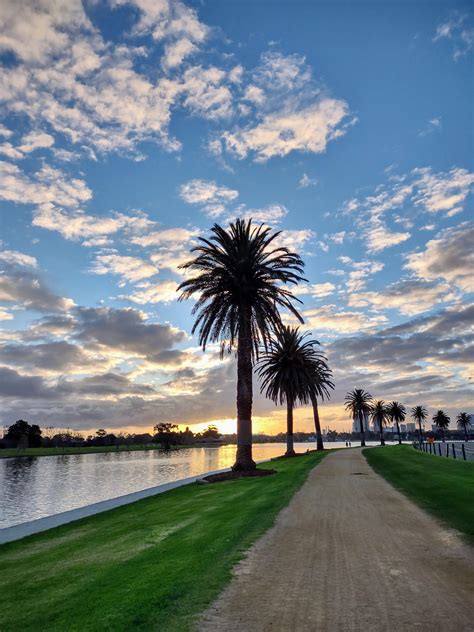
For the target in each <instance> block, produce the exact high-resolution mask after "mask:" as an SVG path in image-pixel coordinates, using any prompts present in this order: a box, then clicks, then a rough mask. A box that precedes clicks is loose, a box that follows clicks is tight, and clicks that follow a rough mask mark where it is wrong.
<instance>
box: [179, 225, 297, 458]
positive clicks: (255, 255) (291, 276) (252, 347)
mask: <svg viewBox="0 0 474 632" xmlns="http://www.w3.org/2000/svg"><path fill="white" fill-rule="evenodd" d="M211 233H212V234H211V237H210V238H209V239H205V238H203V237H200V238H199V241H200V243H199V245H198V246H196V247H195V248H193V250H192V252H194V253H195V254H196V256H195V258H194V259H192V260H191V261H188V262H187V263H185V264H184V265H183V266H182V267H183V268H184V269H185V270H188V271H190V272H191V273H194V275H195V276H193V277H192V278H190V279H187V280H186V281H183V283H181V284H180V286H179V287H178V291H181V295H180V297H179V300H183V299H188V298H191V297H192V296H193V295H194V294H196V295H197V296H198V298H197V301H196V304H195V306H194V308H193V314H196V320H195V322H194V325H193V329H192V332H193V333H194V332H196V331H198V334H199V344H200V345H202V347H203V349H205V348H206V345H207V343H208V342H217V341H220V342H221V353H222V354H223V353H224V351H225V348H226V347H227V349H228V351H229V352H230V351H232V349H234V348H237V458H236V462H235V464H234V469H236V470H248V469H254V468H255V463H254V462H253V460H252V399H253V385H252V373H253V362H252V361H253V357H254V356H256V355H258V349H259V346H260V345H261V344H263V346H264V347H265V348H266V347H268V344H269V341H270V338H271V333H272V331H277V330H279V329H280V328H281V327H282V323H281V317H280V314H279V311H278V310H279V308H282V307H283V308H286V309H288V310H289V311H290V312H292V313H293V314H294V315H295V316H296V317H297V318H298V320H300V321H301V322H302V318H301V316H300V315H299V313H298V311H297V310H296V309H295V307H294V306H293V302H292V301H293V300H298V299H295V298H294V297H293V295H292V293H291V292H290V290H288V289H287V286H288V284H296V283H298V282H299V281H304V280H305V279H304V278H303V277H302V276H301V274H302V271H303V266H304V264H303V261H302V260H301V258H300V257H299V256H298V255H297V254H296V253H294V252H290V251H289V250H288V249H287V248H283V247H276V246H275V245H274V241H275V239H276V237H278V235H279V234H280V233H278V232H276V233H272V231H271V229H270V228H268V227H264V226H263V225H260V226H258V227H256V226H253V225H252V220H248V221H245V220H242V219H238V220H237V221H236V222H235V223H231V224H230V225H229V228H228V229H225V228H223V227H222V226H219V225H218V224H214V226H213V227H212V229H211Z"/></svg>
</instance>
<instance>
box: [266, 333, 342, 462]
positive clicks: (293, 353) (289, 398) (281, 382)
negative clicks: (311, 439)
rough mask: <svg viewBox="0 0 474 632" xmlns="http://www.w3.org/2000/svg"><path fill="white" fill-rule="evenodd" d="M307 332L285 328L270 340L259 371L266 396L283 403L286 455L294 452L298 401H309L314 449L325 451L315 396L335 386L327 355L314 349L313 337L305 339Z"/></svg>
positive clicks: (303, 402)
mask: <svg viewBox="0 0 474 632" xmlns="http://www.w3.org/2000/svg"><path fill="white" fill-rule="evenodd" d="M309 335H310V334H309V333H306V334H300V333H299V330H298V328H296V329H292V328H290V327H284V328H283V329H282V330H280V331H279V332H277V334H276V339H275V340H274V341H272V342H271V343H270V349H269V351H268V352H267V353H266V354H265V355H264V356H263V358H262V360H261V362H260V366H259V370H258V373H259V376H260V378H261V379H262V386H261V392H263V391H264V390H265V389H266V396H267V397H269V398H270V399H272V400H273V401H274V402H275V403H278V402H279V403H280V404H283V403H285V402H286V405H287V452H286V454H287V455H288V456H291V455H292V454H294V450H293V407H294V406H295V405H296V403H297V401H298V402H300V403H302V404H307V403H308V401H309V400H310V401H311V403H312V406H313V414H314V423H315V427H316V436H317V449H318V450H324V445H323V439H322V433H321V425H320V422H319V411H318V397H321V398H322V399H324V397H329V390H330V389H332V388H334V384H333V383H332V381H331V377H332V373H331V370H330V368H329V366H328V365H327V360H326V358H325V357H324V356H323V355H322V354H321V353H320V352H319V351H317V350H316V345H319V343H318V342H317V341H316V340H307V339H306V338H307V336H309ZM305 339H306V340H305Z"/></svg>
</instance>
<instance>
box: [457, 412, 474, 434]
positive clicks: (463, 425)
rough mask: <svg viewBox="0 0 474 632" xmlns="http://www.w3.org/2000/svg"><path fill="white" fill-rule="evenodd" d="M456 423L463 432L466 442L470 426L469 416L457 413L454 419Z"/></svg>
mask: <svg viewBox="0 0 474 632" xmlns="http://www.w3.org/2000/svg"><path fill="white" fill-rule="evenodd" d="M456 423H457V426H458V428H459V430H464V434H465V437H466V441H467V433H468V432H469V429H470V427H471V425H472V424H471V415H468V414H467V413H459V415H458V416H457V417H456Z"/></svg>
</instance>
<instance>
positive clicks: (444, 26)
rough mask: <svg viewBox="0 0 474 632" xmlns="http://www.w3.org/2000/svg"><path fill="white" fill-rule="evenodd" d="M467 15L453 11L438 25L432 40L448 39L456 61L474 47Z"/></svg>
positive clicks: (472, 31) (472, 32) (473, 30)
mask: <svg viewBox="0 0 474 632" xmlns="http://www.w3.org/2000/svg"><path fill="white" fill-rule="evenodd" d="M467 18H468V16H467V15H465V14H461V13H459V12H458V11H453V12H452V13H451V17H449V18H448V19H447V20H445V21H444V22H441V24H439V25H438V27H437V29H436V33H435V35H434V37H433V41H434V42H438V41H440V40H448V41H450V42H451V43H452V46H453V59H454V60H455V61H458V60H459V59H460V58H461V57H464V55H467V54H468V53H469V52H471V51H472V50H473V49H474V28H473V27H472V26H471V25H469V24H468V23H467V22H468V19H467Z"/></svg>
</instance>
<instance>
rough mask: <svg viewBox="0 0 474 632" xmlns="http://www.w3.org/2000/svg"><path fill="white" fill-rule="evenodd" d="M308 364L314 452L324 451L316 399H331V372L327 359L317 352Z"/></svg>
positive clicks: (332, 385)
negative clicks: (314, 443)
mask: <svg viewBox="0 0 474 632" xmlns="http://www.w3.org/2000/svg"><path fill="white" fill-rule="evenodd" d="M308 362H309V363H310V370H311V373H312V380H311V388H310V399H311V404H312V406H313V417H314V427H315V430H316V450H324V444H323V433H322V432H321V423H320V421H319V409H318V397H319V398H320V399H321V400H324V399H329V398H330V397H331V393H330V391H331V390H332V389H334V383H333V381H332V371H331V369H330V368H329V366H328V363H327V359H326V358H325V357H324V356H323V355H319V354H318V353H317V352H315V355H314V357H313V358H312V359H309V360H308Z"/></svg>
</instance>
